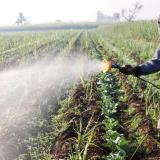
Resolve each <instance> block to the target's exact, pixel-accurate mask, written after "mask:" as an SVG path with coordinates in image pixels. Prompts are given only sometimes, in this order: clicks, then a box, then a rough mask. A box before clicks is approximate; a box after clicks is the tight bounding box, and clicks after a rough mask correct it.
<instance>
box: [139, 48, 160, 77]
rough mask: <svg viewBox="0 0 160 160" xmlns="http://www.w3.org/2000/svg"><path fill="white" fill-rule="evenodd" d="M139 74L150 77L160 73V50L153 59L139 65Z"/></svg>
mask: <svg viewBox="0 0 160 160" xmlns="http://www.w3.org/2000/svg"><path fill="white" fill-rule="evenodd" d="M139 67H140V68H139V70H140V71H139V72H140V73H139V74H140V75H148V74H152V73H155V72H158V71H160V49H157V50H156V52H155V54H154V56H153V59H152V60H150V61H148V62H146V63H143V64H141V65H139Z"/></svg>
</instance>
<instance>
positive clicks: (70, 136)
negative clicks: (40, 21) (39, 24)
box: [0, 21, 160, 160]
mask: <svg viewBox="0 0 160 160" xmlns="http://www.w3.org/2000/svg"><path fill="white" fill-rule="evenodd" d="M158 38H159V37H158V30H157V26H156V22H154V21H139V22H131V23H116V24H100V25H99V27H98V28H94V29H84V28H83V29H81V30H53V31H48V32H13V33H0V70H1V72H3V71H5V70H9V69H11V68H14V67H17V66H25V65H30V64H33V63H35V62H37V61H38V60H40V59H42V58H43V57H46V56H50V55H52V57H53V56H57V55H65V56H66V55H67V56H69V55H71V54H72V53H74V54H86V55H87V56H89V57H91V58H92V59H99V60H103V59H107V60H114V61H115V62H117V63H118V64H119V65H125V64H131V65H136V64H141V63H143V62H145V61H147V60H149V59H150V58H151V57H152V56H153V53H154V51H155V49H156V47H157V45H158V43H159V39H158ZM144 78H145V79H146V80H149V81H152V82H154V84H156V85H160V81H159V78H160V74H159V73H156V74H152V75H149V76H145V77H144ZM57 88H59V89H57V90H56V92H57V94H54V96H53V95H52V94H53V93H54V90H52V89H51V91H50V92H49V95H48V96H47V97H46V98H45V99H43V100H42V102H43V103H40V104H38V105H37V106H35V107H34V110H32V112H29V113H26V114H25V110H28V109H29V108H31V107H32V104H31V102H27V104H26V106H25V107H26V108H24V113H19V114H23V116H22V117H21V115H20V116H19V119H20V120H17V118H15V117H14V116H13V114H12V116H11V117H8V116H5V115H3V112H2V113H0V153H1V155H0V160H1V159H2V160H13V159H16V160H51V159H55V160H58V159H68V160H103V159H104V160H105V159H106V160H158V159H160V132H159V130H157V128H156V125H157V121H158V119H159V118H160V98H159V97H160V90H158V89H157V88H155V87H154V86H152V85H150V84H147V83H145V82H143V81H141V80H139V79H137V78H135V77H133V76H125V75H123V74H122V73H119V71H118V70H116V69H113V70H111V72H109V73H104V72H101V73H99V74H97V75H93V76H91V77H90V78H89V80H88V78H87V79H85V78H82V77H80V78H79V81H78V83H74V84H72V86H71V87H66V88H61V87H60V85H59V86H57ZM14 94H16V93H14ZM22 94H23V92H22ZM20 107H21V106H20ZM17 108H18V107H16V109H17ZM16 109H15V108H14V109H13V110H16ZM17 110H18V109H17ZM8 121H12V124H11V123H8ZM8 124H10V125H8Z"/></svg>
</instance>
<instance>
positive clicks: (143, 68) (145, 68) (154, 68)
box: [119, 47, 160, 76]
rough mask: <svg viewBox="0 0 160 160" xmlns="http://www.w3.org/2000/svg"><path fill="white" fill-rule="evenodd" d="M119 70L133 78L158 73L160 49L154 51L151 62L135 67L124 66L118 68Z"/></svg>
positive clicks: (159, 69) (159, 68)
mask: <svg viewBox="0 0 160 160" xmlns="http://www.w3.org/2000/svg"><path fill="white" fill-rule="evenodd" d="M119 70H120V72H122V73H124V74H126V75H131V74H132V75H134V76H141V75H148V74H152V73H155V72H158V71H160V47H159V48H158V49H157V50H156V52H155V54H154V56H153V58H152V60H150V61H148V62H145V63H143V64H141V65H138V66H136V67H132V66H131V65H126V66H125V67H121V68H119Z"/></svg>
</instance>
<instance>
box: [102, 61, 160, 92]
mask: <svg viewBox="0 0 160 160" xmlns="http://www.w3.org/2000/svg"><path fill="white" fill-rule="evenodd" d="M102 63H103V69H104V71H105V72H108V71H109V70H111V69H112V68H115V69H118V70H119V71H120V69H121V67H120V66H119V65H118V64H116V63H112V62H111V61H106V60H104V61H103V62H102ZM120 72H121V71H120ZM135 77H136V78H138V79H139V80H141V81H144V82H146V83H149V84H151V85H152V86H153V87H155V88H157V89H160V86H158V85H155V84H154V83H152V82H150V81H148V80H146V79H143V78H141V77H139V76H135Z"/></svg>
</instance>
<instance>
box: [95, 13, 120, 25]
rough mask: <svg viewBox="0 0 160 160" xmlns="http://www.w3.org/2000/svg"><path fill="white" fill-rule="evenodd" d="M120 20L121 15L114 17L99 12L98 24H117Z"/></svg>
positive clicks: (115, 14)
mask: <svg viewBox="0 0 160 160" xmlns="http://www.w3.org/2000/svg"><path fill="white" fill-rule="evenodd" d="M119 20H120V14H119V13H114V14H113V16H109V15H105V14H103V13H102V12H101V11H98V12H97V22H115V21H119Z"/></svg>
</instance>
